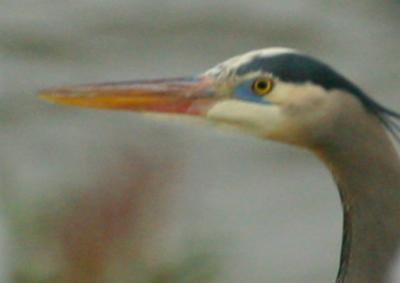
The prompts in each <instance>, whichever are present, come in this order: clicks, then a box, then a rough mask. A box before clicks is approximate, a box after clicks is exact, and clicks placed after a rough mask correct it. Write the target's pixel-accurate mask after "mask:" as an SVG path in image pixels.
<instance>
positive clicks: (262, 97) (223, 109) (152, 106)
mask: <svg viewBox="0 0 400 283" xmlns="http://www.w3.org/2000/svg"><path fill="white" fill-rule="evenodd" d="M349 94H351V95H349ZM41 96H42V97H43V98H44V99H46V100H49V101H52V102H55V103H60V104H68V105H75V106H82V107H93V108H106V109H117V110H131V111H136V112H156V113H160V112H161V113H168V114H178V115H192V116H197V117H200V118H202V119H205V120H207V121H211V122H212V123H214V124H215V125H217V126H222V127H223V126H233V127H236V128H238V129H240V130H242V131H245V132H247V133H250V134H253V135H257V136H261V137H263V138H267V139H272V140H278V141H281V142H286V143H292V144H297V145H302V146H310V145H311V144H316V143H318V142H319V141H320V140H326V139H327V135H332V129H335V126H336V127H342V126H345V124H346V123H349V121H351V117H347V116H346V115H348V113H349V111H345V110H346V109H350V108H351V109H352V111H350V112H351V113H356V112H359V113H363V115H364V114H365V113H366V112H367V111H365V110H371V111H370V112H371V113H373V114H376V116H378V118H380V119H381V118H382V119H383V120H384V118H385V116H384V114H385V115H386V114H390V113H389V112H385V111H387V109H384V108H383V107H382V106H380V105H379V104H377V103H376V102H375V101H373V100H372V99H370V98H369V97H367V96H366V95H365V94H364V93H363V92H362V91H361V90H360V89H358V88H357V87H356V86H355V85H353V84H352V83H351V82H349V81H348V80H347V79H345V78H344V77H343V76H341V75H340V74H338V73H337V72H335V71H334V70H333V69H331V68H330V67H329V66H328V65H326V64H324V63H322V62H320V61H318V60H316V59H314V58H312V57H310V56H307V55H305V54H302V53H299V52H297V51H294V50H292V49H287V48H268V49H263V50H257V51H251V52H248V53H246V54H243V55H240V56H236V57H233V58H231V59H229V60H227V61H225V62H223V63H220V64H218V65H217V66H215V67H213V68H211V69H210V70H208V71H206V72H204V73H203V74H200V75H198V76H194V77H188V78H178V79H161V80H150V81H149V80H145V81H132V82H122V83H103V84H94V85H83V86H75V87H64V88H56V89H49V90H45V91H43V92H42V94H41ZM349 119H350V120H349ZM382 119H381V120H382ZM383 120H382V121H383ZM338 125H339V126H338Z"/></svg>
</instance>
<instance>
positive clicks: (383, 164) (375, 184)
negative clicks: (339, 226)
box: [316, 123, 400, 283]
mask: <svg viewBox="0 0 400 283" xmlns="http://www.w3.org/2000/svg"><path fill="white" fill-rule="evenodd" d="M371 125H372V126H371V127H370V128H368V129H366V128H363V129H362V130H358V129H357V128H354V129H351V130H349V131H347V132H346V131H340V130H339V131H338V132H337V133H336V135H335V136H336V138H334V137H332V138H333V142H332V143H331V144H329V145H324V146H321V147H319V148H318V149H317V150H316V153H317V155H318V156H319V157H320V159H322V161H323V162H324V163H325V164H326V165H327V167H328V168H329V170H330V171H331V173H332V175H333V177H334V179H335V182H336V184H337V186H338V190H339V193H340V197H341V201H342V207H343V222H344V223H343V240H342V251H341V260H340V270H339V274H338V279H337V282H338V283H339V282H340V283H380V282H386V280H387V277H388V273H389V269H390V268H391V265H392V263H393V259H394V258H395V256H396V253H397V251H398V246H399V241H400V161H399V157H398V155H397V152H396V150H395V149H394V147H393V145H392V143H391V141H390V140H389V138H388V136H387V135H386V133H385V132H384V130H383V128H382V127H381V126H380V125H379V124H378V123H371Z"/></svg>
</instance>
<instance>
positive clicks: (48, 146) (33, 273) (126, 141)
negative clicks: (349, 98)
mask: <svg viewBox="0 0 400 283" xmlns="http://www.w3.org/2000/svg"><path fill="white" fill-rule="evenodd" d="M399 15H400V2H399V1H379V0H376V1H373V0H363V1H328V0H326V1H323V0H307V1H290V0H284V1H282V0H273V1H265V0H248V1H243V0H242V1H238V0H232V1H212V0H206V1H205V0H203V1H194V0H189V1H187V0H185V1H184V0H171V1H168V0H157V1H148V0H133V1H130V0H101V1H100V0H99V1H94V0H82V1H72V0H71V1H46V0H36V1H28V0H19V1H5V0H3V1H0V190H1V198H2V202H1V203H2V209H1V210H0V211H1V215H0V216H1V217H0V219H1V223H2V225H1V232H0V234H1V241H0V249H1V251H0V270H1V272H0V281H1V282H25V281H23V279H20V278H28V279H26V280H28V281H31V282H51V280H50V281H40V280H42V279H35V278H41V277H42V274H48V273H49V274H51V273H52V272H53V270H58V269H57V268H58V265H57V264H55V263H54V262H56V261H57V259H58V256H57V255H54V254H55V253H56V252H55V251H54V249H55V250H57V249H58V248H57V245H58V244H57V243H56V244H54V245H53V244H51V245H50V244H49V245H48V246H47V244H48V243H49V241H50V242H51V243H53V242H52V241H55V242H57V241H58V239H57V237H59V235H58V234H57V233H55V234H54V233H53V232H52V229H53V228H54V227H58V226H57V225H58V224H59V222H60V221H61V220H60V219H63V218H62V216H59V217H60V218H57V217H58V216H57V217H54V215H63V213H64V212H65V211H69V210H74V208H73V207H72V208H71V206H73V205H74V201H71V199H74V198H78V199H81V198H82V193H81V191H85V193H89V194H90V190H91V189H92V188H93V187H94V188H95V189H94V191H95V192H96V189H97V188H98V187H99V186H103V184H104V183H107V184H108V185H104V186H105V187H110V188H113V186H114V184H116V183H118V184H127V183H130V182H132V180H133V182H134V180H136V179H138V178H140V176H139V175H141V174H144V173H143V172H147V171H148V172H150V174H152V175H151V176H152V177H151V178H150V179H152V180H153V179H154V180H158V181H157V182H156V184H155V185H154V184H153V186H155V187H159V188H160V190H162V196H161V197H159V199H158V200H157V202H156V201H154V202H152V201H151V200H148V199H147V200H146V203H147V204H146V207H148V206H152V207H153V208H152V209H153V210H152V211H151V212H150V213H148V214H149V215H150V216H148V217H147V218H141V219H142V220H141V221H142V222H146V223H147V222H149V223H152V222H151V221H153V222H157V221H156V220H154V219H159V220H158V222H157V223H158V224H155V226H157V227H156V228H154V227H152V228H151V229H150V232H148V234H146V235H144V236H143V238H145V239H144V240H143V239H142V240H143V241H144V242H145V243H146V244H143V242H141V244H140V245H147V248H145V250H146V252H144V254H146V256H144V257H145V258H146V260H145V262H147V264H148V262H152V263H151V264H148V265H150V266H152V264H153V265H154V266H159V265H160V266H161V265H163V263H162V262H172V265H173V263H174V262H179V259H176V260H175V258H179V257H180V256H181V255H182V254H185V253H186V250H188V249H189V250H190V249H191V247H192V246H196V245H198V243H203V242H204V243H205V244H204V246H206V248H204V249H207V251H211V253H214V252H215V253H218V260H217V263H214V264H211V266H213V268H215V270H216V271H215V273H216V274H217V275H216V279H214V281H212V282H230V283H243V282H284V283H289V282H293V283H303V282H304V283H313V282H315V283H317V282H333V281H334V278H335V276H336V270H337V266H338V261H339V249H340V240H341V239H340V238H341V211H340V204H339V198H338V195H337V193H336V189H335V186H334V183H333V181H332V180H331V178H330V176H329V174H328V173H327V171H326V170H325V169H324V168H323V167H322V166H321V164H320V163H319V161H318V160H316V158H314V157H313V156H312V155H311V154H310V153H308V152H306V151H302V150H298V149H294V148H291V147H288V146H285V145H281V144H276V143H273V142H269V141H262V140H257V139H254V138H249V137H245V136H241V135H240V134H237V133H230V132H219V131H216V130H215V129H212V128H207V127H201V126H200V127H199V126H196V125H193V124H191V123H180V122H179V121H177V120H173V121H171V122H166V121H157V120H149V119H147V118H145V117H142V116H139V115H136V114H132V113H128V112H107V111H106V112H102V111H93V110H82V109H73V108H67V107H61V106H55V105H48V104H45V103H43V102H41V101H38V100H37V98H36V97H35V92H36V91H37V90H38V89H41V88H45V87H49V86H57V85H64V84H77V83H85V82H98V81H109V80H111V81H113V80H129V79H134V78H136V79H137V78H155V77H171V76H172V77H173V76H181V75H190V74H196V73H198V72H202V71H203V70H205V69H207V68H209V67H211V66H213V65H214V64H216V63H218V62H220V61H222V60H224V59H226V58H228V57H231V56H234V55H237V54H240V53H242V52H245V51H248V50H251V49H258V48H263V47H268V46H288V47H293V48H296V49H300V50H303V51H305V52H307V53H310V54H312V55H315V56H317V57H319V58H322V59H324V60H325V61H326V62H328V63H330V64H331V65H332V66H334V67H335V68H337V69H338V70H340V71H341V72H342V73H344V74H345V75H346V76H347V77H349V78H351V79H352V80H353V81H355V82H356V83H357V84H359V85H360V86H361V87H362V88H363V89H364V90H366V92H367V93H369V94H370V95H371V96H373V97H375V98H377V99H378V100H379V101H381V102H382V103H384V104H386V105H389V106H391V107H393V108H395V109H397V110H400V96H399V86H400V84H399V80H400V64H399V50H400V36H399V28H400V25H399V24H400V20H399ZM126 163H127V164H130V165H127V166H126V167H124V165H123V166H121V165H120V164H126ZM132 164H133V165H132ZM143 164H146V166H142V165H143ZM120 166H121V168H122V169H118V168H120ZM142 167H146V169H143V168H142ZM116 168H117V169H116ZM124 168H125V169H124ZM126 168H128V169H126ZM135 172H136V173H135ZM137 172H139V173H137ZM135 174H136V175H135ZM131 179H132V180H131ZM115 186H118V185H115ZM144 187H145V186H144ZM153 190H155V191H157V189H154V188H153ZM106 191H107V189H106ZM107 192H108V193H109V194H110V195H112V193H113V190H112V189H108V191H107ZM157 194H158V193H157ZM95 195H96V193H95ZM84 196H85V194H84ZM83 198H84V197H83ZM150 199H151V198H150ZM154 207H163V208H160V211H158V209H154ZM89 210H90V209H89ZM85 211H86V210H85ZM89 214H90V213H89ZM159 214H162V217H159ZM43 215H46V216H45V217H44V216H43ZM117 218H118V217H117ZM48 219H52V220H51V221H50V220H48ZM54 219H55V220H54ZM88 219H89V220H88V222H90V221H91V219H92V218H91V217H88ZM118 219H119V218H118ZM128 219H131V218H128ZM46 221H48V222H46ZM52 221H53V222H52ZM132 221H133V220H132ZM126 225H128V226H129V225H130V224H126ZM141 225H143V223H142V224H141ZM42 226H43V227H44V228H43V227H42ZM122 226H124V225H122ZM139 226H140V225H139ZM147 226H152V225H147ZM147 226H146V227H145V228H144V229H148V227H147ZM54 229H55V228H54ZM72 230H74V229H72ZM155 231H156V232H155ZM71 233H73V231H71ZM137 233H139V234H140V231H139V232H137ZM133 234H134V233H133ZM132 237H135V236H132ZM54 238H55V239H56V240H54ZM49 239H52V240H49ZM125 241H128V242H129V237H127V238H125ZM199 245H200V244H199ZM128 246H129V245H128ZM200 246H201V247H200V248H198V250H202V249H203V244H201V245H200ZM194 253H196V251H195V252H194ZM115 256H116V257H118V253H116V255H115ZM149 258H150V259H149ZM152 268H153V267H152ZM154 268H155V269H157V267H154ZM210 268H211V267H210ZM128 269H129V268H128ZM191 272H196V271H195V270H194V271H191ZM16 274H17V275H16ZM18 274H19V275H18ZM21 274H22V275H21ZM26 274H28V275H26ZM30 278H33V279H30ZM124 278H125V279H115V278H114V279H115V280H114V281H115V282H147V281H145V279H143V281H141V279H140V280H139V279H135V280H134V279H131V281H130V280H128V281H127V279H126V278H130V277H129V276H128V277H124ZM132 278H133V277H132ZM118 280H120V281H118ZM109 282H112V280H111V279H109ZM154 282H156V281H154ZM159 282H164V281H159ZM187 282H192V281H190V280H189V281H187ZM193 282H194V281H193ZM196 282H197V281H196ZM199 282H200V281H199ZM202 282H203V281H202ZM204 282H206V281H204Z"/></svg>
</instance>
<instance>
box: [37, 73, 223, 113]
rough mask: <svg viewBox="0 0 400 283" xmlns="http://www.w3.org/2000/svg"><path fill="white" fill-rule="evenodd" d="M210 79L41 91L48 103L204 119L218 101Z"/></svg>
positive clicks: (96, 85)
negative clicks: (191, 116) (200, 117)
mask: <svg viewBox="0 0 400 283" xmlns="http://www.w3.org/2000/svg"><path fill="white" fill-rule="evenodd" d="M213 82H214V81H213V79H211V78H208V77H199V78H176V79H161V80H148V81H131V82H119V83H100V84H92V85H81V86H70V87H68V86H67V87H61V88H53V89H47V90H43V91H41V92H40V93H39V96H40V98H42V99H44V100H47V101H49V102H53V103H57V104H64V105H71V106H80V107H88V108H102V109H113V110H128V111H137V112H161V113H179V114H187V115H205V114H206V112H207V110H208V109H209V108H210V107H211V106H212V105H213V104H214V103H215V102H216V101H218V98H217V97H216V96H215V95H214V92H213Z"/></svg>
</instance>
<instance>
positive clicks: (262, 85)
mask: <svg viewBox="0 0 400 283" xmlns="http://www.w3.org/2000/svg"><path fill="white" fill-rule="evenodd" d="M267 86H268V84H267V82H265V81H261V82H258V83H257V88H258V89H260V90H265V89H266V88H267Z"/></svg>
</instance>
